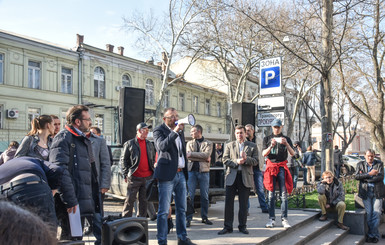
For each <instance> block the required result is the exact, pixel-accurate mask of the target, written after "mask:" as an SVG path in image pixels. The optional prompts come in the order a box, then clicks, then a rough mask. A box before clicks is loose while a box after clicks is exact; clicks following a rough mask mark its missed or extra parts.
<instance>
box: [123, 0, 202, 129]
mask: <svg viewBox="0 0 385 245" xmlns="http://www.w3.org/2000/svg"><path fill="white" fill-rule="evenodd" d="M197 2H198V1H197V0H169V8H168V12H167V14H166V16H165V17H163V18H162V19H161V18H159V17H156V16H154V15H153V13H152V12H150V14H149V15H148V16H144V15H142V13H135V14H134V15H133V16H131V17H129V18H123V21H124V29H125V30H126V31H127V32H129V31H133V32H136V33H138V34H139V36H138V39H137V45H138V46H139V47H140V48H141V49H142V50H143V51H144V52H148V53H152V54H153V55H155V54H156V53H162V59H161V63H162V72H163V77H162V84H161V86H160V90H159V95H158V100H157V102H156V110H155V124H156V125H158V124H160V122H161V116H160V115H161V108H162V102H163V99H164V93H165V91H166V89H167V87H168V86H170V85H172V84H173V83H175V82H176V81H179V80H181V79H182V78H183V76H184V74H185V73H186V72H187V70H188V69H189V67H190V66H191V64H192V63H194V62H195V61H196V60H197V59H198V58H199V53H200V52H199V48H197V50H195V51H194V52H193V53H192V54H191V57H192V58H191V60H190V64H188V66H187V67H186V69H185V70H184V72H182V73H180V74H178V76H175V77H172V76H171V75H170V65H171V62H172V60H173V58H175V57H177V56H178V55H179V56H181V55H186V54H188V51H189V50H185V49H184V48H183V47H182V46H181V45H180V44H181V40H182V38H183V36H185V35H186V34H187V28H188V26H190V25H192V24H193V23H194V21H195V20H196V19H197V18H198V17H199V16H200V15H201V14H202V13H203V12H204V10H202V9H201V10H200V11H197V8H196V7H195V6H196V3H197ZM190 51H191V50H190Z"/></svg>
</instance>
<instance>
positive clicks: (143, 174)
mask: <svg viewBox="0 0 385 245" xmlns="http://www.w3.org/2000/svg"><path fill="white" fill-rule="evenodd" d="M151 127H152V126H151V125H147V124H146V123H139V124H138V125H137V126H136V137H135V138H133V139H131V140H129V141H127V142H126V143H124V145H123V151H122V154H121V157H120V164H121V166H123V176H124V181H125V182H126V183H128V185H127V198H126V200H125V201H124V206H123V212H122V216H123V217H132V210H133V207H134V203H135V201H136V195H137V194H138V192H139V217H146V216H147V199H146V182H147V181H148V180H150V179H151V178H152V175H153V173H154V162H155V149H154V146H153V145H152V143H151V142H150V141H148V140H147V135H148V131H149V129H151Z"/></svg>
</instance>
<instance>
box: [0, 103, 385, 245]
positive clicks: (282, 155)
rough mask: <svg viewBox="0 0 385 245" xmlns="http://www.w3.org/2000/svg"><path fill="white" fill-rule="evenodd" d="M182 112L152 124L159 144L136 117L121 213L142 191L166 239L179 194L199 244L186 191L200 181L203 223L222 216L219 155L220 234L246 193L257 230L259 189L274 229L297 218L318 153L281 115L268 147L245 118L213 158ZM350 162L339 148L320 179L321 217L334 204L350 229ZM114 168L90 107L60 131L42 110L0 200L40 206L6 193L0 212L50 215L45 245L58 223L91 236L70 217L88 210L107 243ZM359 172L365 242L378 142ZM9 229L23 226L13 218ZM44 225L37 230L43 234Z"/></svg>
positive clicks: (181, 212)
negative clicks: (291, 206)
mask: <svg viewBox="0 0 385 245" xmlns="http://www.w3.org/2000/svg"><path fill="white" fill-rule="evenodd" d="M178 120H179V116H178V112H177V110H176V109H174V108H166V109H165V110H164V111H163V123H162V124H161V125H160V126H158V127H156V128H154V130H153V140H154V142H153V143H152V142H150V141H149V140H148V139H147V137H148V133H149V130H150V129H151V128H152V126H151V125H148V124H146V123H144V122H142V123H139V124H138V125H137V126H136V136H135V137H134V138H133V139H130V140H128V141H127V142H125V143H124V145H123V149H122V152H121V156H120V164H121V166H122V172H123V173H122V174H123V176H124V180H125V182H126V183H127V197H126V200H125V202H124V207H123V210H122V213H121V216H122V217H123V218H124V217H132V216H133V209H134V204H135V202H136V201H137V200H138V208H137V212H136V215H137V216H140V217H147V216H148V217H149V218H150V219H151V220H155V219H156V220H157V221H156V222H157V240H158V244H167V235H168V233H170V229H172V228H173V226H174V224H173V222H172V219H171V203H172V202H174V203H175V215H176V234H177V237H178V244H182V245H184V244H187V245H191V244H195V243H194V242H193V241H191V240H190V239H189V238H188V235H187V228H188V227H190V226H191V223H192V222H193V216H194V214H193V213H187V214H186V211H187V204H188V203H187V197H188V196H189V197H190V198H191V200H194V195H195V190H196V188H197V186H199V188H200V201H201V203H200V204H201V212H200V215H201V217H200V222H201V223H204V224H206V225H209V226H210V225H213V222H212V221H211V220H210V219H209V218H210V217H209V210H208V207H209V184H210V163H211V162H215V165H216V166H221V165H222V164H223V165H222V166H225V169H226V170H225V181H224V186H225V210H224V224H223V229H222V230H220V231H219V232H218V235H225V234H227V233H232V232H233V223H234V201H235V196H236V195H238V201H239V210H238V221H239V224H238V230H239V232H240V233H242V234H246V235H247V234H249V231H248V229H247V216H248V215H249V212H248V210H249V209H250V208H251V207H250V202H249V195H250V191H254V193H256V194H257V195H258V201H259V204H260V208H261V211H262V213H266V214H267V220H266V221H267V222H266V225H265V227H266V228H274V227H276V226H280V225H281V226H282V227H284V228H285V229H288V228H290V227H291V225H290V223H289V214H288V195H289V194H291V192H292V191H293V189H294V188H296V186H297V181H298V173H299V171H303V172H304V174H303V178H304V184H305V185H306V184H314V185H315V184H316V178H315V167H314V165H315V153H314V152H313V150H312V148H311V146H309V147H308V148H307V151H306V152H304V153H303V152H302V150H301V147H300V142H294V144H293V142H292V140H291V139H290V138H289V137H287V136H285V135H283V133H282V129H283V125H282V121H281V120H279V119H275V120H274V121H273V122H272V124H271V127H272V134H271V135H268V136H266V137H264V139H263V141H262V149H261V150H259V149H258V147H257V144H256V143H257V142H256V141H257V138H256V135H255V130H254V126H253V125H251V124H247V125H245V126H243V125H238V126H236V127H235V129H234V135H235V140H234V141H232V142H228V143H226V144H225V146H224V149H222V145H221V144H217V145H216V146H215V158H216V159H215V160H214V161H212V159H211V156H212V152H213V148H214V144H213V143H212V142H210V141H209V140H207V139H206V138H205V137H204V134H203V128H202V126H200V125H199V124H197V125H193V126H192V127H191V130H190V135H191V138H192V140H190V141H188V142H187V143H186V141H185V138H184V125H183V124H180V123H178ZM342 164H343V162H342V159H341V153H340V151H339V149H338V147H337V148H336V149H335V151H334V165H335V169H336V172H331V171H325V172H324V173H322V179H321V181H319V182H318V183H317V191H318V193H319V196H318V199H319V205H320V208H321V217H320V218H319V220H320V221H325V220H327V219H328V215H327V214H328V213H329V212H334V211H335V212H337V214H338V220H337V223H336V225H337V227H338V228H340V229H343V230H347V229H349V228H348V227H347V226H345V225H344V224H343V218H344V214H345V209H346V204H345V191H344V188H343V185H342V184H341V182H340V180H339V178H338V177H339V174H340V168H341V166H342ZM110 167H111V158H110V152H109V149H108V147H107V145H106V141H105V140H104V139H103V138H102V137H101V131H100V129H99V128H97V127H92V123H91V116H90V113H89V108H88V107H86V106H83V105H76V106H73V107H71V108H69V110H68V111H67V114H66V125H64V127H63V129H61V130H60V120H59V118H58V117H57V116H54V115H41V116H38V117H36V118H34V119H33V121H32V123H31V130H30V132H29V133H28V134H27V135H26V136H25V137H24V138H23V139H22V140H21V143H20V145H19V144H18V142H16V141H12V142H11V143H10V145H9V147H8V149H7V150H6V151H5V152H4V153H2V154H1V156H0V199H1V200H6V201H10V202H13V203H15V204H17V205H18V206H20V207H22V208H30V211H31V212H32V213H29V212H28V211H26V212H25V213H23V212H21V211H20V210H21V209H20V210H19V208H13V209H12V208H10V207H9V205H8V206H7V204H5V203H4V202H0V209H1V212H0V219H1V220H5V219H6V218H4V215H5V214H7V213H12V212H13V213H14V212H18V213H19V214H18V216H20V217H24V216H28V217H29V219H28V220H29V221H30V222H33V221H34V220H35V219H37V217H36V215H37V216H38V217H40V218H41V219H42V220H43V224H41V222H40V223H39V222H37V221H36V224H35V225H36V226H39V227H40V226H41V227H42V228H41V229H43V230H44V229H46V230H48V231H49V232H47V234H49V237H47V238H45V239H48V240H47V242H46V243H45V244H54V243H55V242H56V240H55V239H54V238H56V236H57V234H56V231H57V227H58V225H59V226H60V227H61V234H60V240H76V239H82V236H79V237H76V236H74V235H73V234H72V233H71V229H70V221H69V216H68V214H69V213H76V212H80V215H81V217H82V223H83V224H84V220H85V219H87V221H88V223H90V224H91V226H90V229H91V230H92V232H93V234H94V236H95V238H96V241H95V244H101V236H102V231H101V230H102V218H103V216H104V214H103V200H104V194H105V193H106V192H107V191H108V189H109V188H110V181H111V179H110V176H111V172H110V171H111V170H110ZM355 178H356V179H357V180H358V181H359V193H358V195H359V197H360V198H362V200H363V203H364V206H365V210H366V213H367V224H368V233H367V236H366V241H367V242H370V243H376V242H378V241H379V238H380V235H379V232H378V226H379V220H380V215H381V212H382V201H383V198H384V197H385V188H384V166H383V163H382V162H381V161H378V160H375V159H374V151H372V150H367V152H366V154H365V161H361V162H359V163H358V164H357V170H356V173H355ZM153 179H156V180H157V184H158V192H159V193H158V196H159V199H158V204H159V205H158V210H157V212H156V211H155V209H154V205H153V203H152V202H149V201H148V200H147V198H148V197H147V195H146V191H147V184H148V182H149V181H150V180H153ZM277 188H278V189H279V191H278V193H279V195H278V196H279V198H280V199H281V217H280V221H276V215H275V206H276V194H275V192H276V189H277ZM265 189H266V190H267V196H265ZM3 210H7V211H6V212H5V211H4V212H3ZM2 225H3V224H2ZM9 229H11V231H12V229H16V228H15V227H13V226H11V227H9ZM11 231H10V232H11ZM12 232H14V231H12ZM36 232H37V231H36ZM39 234H40V233H37V235H36V238H37V239H43V238H41V237H40V235H39ZM47 236H48V235H47ZM51 238H52V239H51ZM1 239H3V240H1ZM7 239H10V238H9V237H5V238H0V241H7ZM20 239H32V238H28V237H25V238H20ZM50 239H51V240H50ZM50 241H51V242H50ZM30 244H34V243H33V242H31V243H30ZM35 244H38V243H35Z"/></svg>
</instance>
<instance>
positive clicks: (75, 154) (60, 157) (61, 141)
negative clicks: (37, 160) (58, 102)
mask: <svg viewBox="0 0 385 245" xmlns="http://www.w3.org/2000/svg"><path fill="white" fill-rule="evenodd" d="M88 110H89V109H88V107H86V106H83V105H76V106H73V107H71V108H70V109H69V110H68V111H67V114H66V120H67V125H65V128H64V129H63V130H62V131H60V132H59V133H58V134H57V135H56V136H55V138H54V140H53V142H52V147H51V149H50V153H49V160H50V162H52V163H54V164H57V165H59V166H62V167H64V168H66V169H68V171H69V172H70V174H71V177H72V184H73V187H74V189H75V193H76V197H75V198H74V199H75V200H73V201H74V202H78V203H79V208H80V214H81V216H82V217H85V216H92V215H93V214H94V213H95V211H96V212H98V213H100V212H101V210H100V195H99V185H98V177H97V171H96V167H95V159H94V155H93V153H92V144H91V141H90V140H89V139H88V138H87V137H86V135H85V133H87V132H88V130H89V128H90V126H91V124H92V123H91V121H92V119H91V116H90V113H89V112H88ZM62 194H63V193H60V195H62ZM62 199H63V198H62ZM74 213H75V212H74ZM59 219H61V224H60V225H61V228H62V235H61V239H66V240H69V239H71V235H70V227H69V221H68V215H63V216H62V217H60V218H59ZM99 239H100V238H97V240H99Z"/></svg>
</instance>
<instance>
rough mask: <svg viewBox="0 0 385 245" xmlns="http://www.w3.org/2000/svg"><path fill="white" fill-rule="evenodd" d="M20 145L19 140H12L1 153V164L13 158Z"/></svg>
mask: <svg viewBox="0 0 385 245" xmlns="http://www.w3.org/2000/svg"><path fill="white" fill-rule="evenodd" d="M18 147H19V142H17V141H11V143H10V144H9V145H8V148H7V149H6V150H5V151H4V152H3V153H1V155H0V165H1V164H3V163H5V162H6V161H9V160H12V159H13V158H14V157H15V153H16V151H17V148H18Z"/></svg>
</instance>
